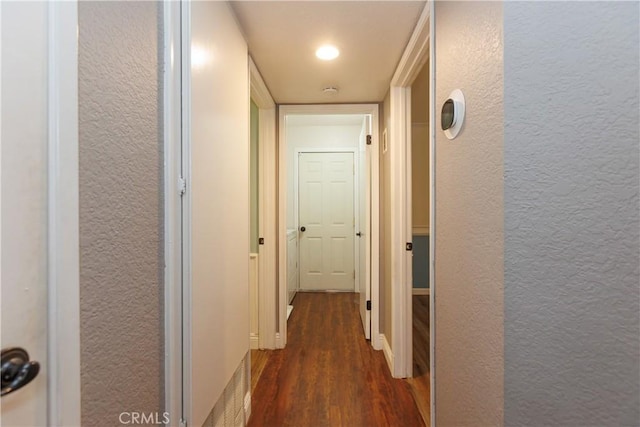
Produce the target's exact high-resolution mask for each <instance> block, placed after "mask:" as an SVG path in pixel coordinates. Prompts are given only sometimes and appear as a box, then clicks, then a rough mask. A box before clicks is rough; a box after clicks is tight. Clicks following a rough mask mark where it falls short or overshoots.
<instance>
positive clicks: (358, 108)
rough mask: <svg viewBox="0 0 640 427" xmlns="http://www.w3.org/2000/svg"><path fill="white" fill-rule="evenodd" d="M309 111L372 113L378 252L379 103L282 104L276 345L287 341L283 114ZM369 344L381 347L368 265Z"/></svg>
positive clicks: (376, 287)
mask: <svg viewBox="0 0 640 427" xmlns="http://www.w3.org/2000/svg"><path fill="white" fill-rule="evenodd" d="M302 114H304V115H310V114H369V115H371V135H372V138H371V139H372V143H371V147H370V148H371V154H372V155H371V163H372V165H371V166H372V168H371V182H369V185H370V186H371V233H370V235H368V236H367V238H368V239H370V246H371V260H378V259H379V256H380V196H379V195H380V179H379V178H380V173H379V167H380V165H379V149H378V147H379V132H380V129H379V106H378V104H316V105H282V106H280V107H279V114H278V124H279V127H278V129H279V132H278V278H279V283H278V334H277V347H278V348H284V347H285V345H286V343H287V245H286V243H287V242H286V239H287V140H286V132H285V129H286V117H287V116H290V115H302ZM369 267H370V269H371V345H372V346H373V348H374V349H376V350H381V349H382V345H381V340H380V324H379V319H380V307H379V303H380V297H379V293H380V271H379V269H378V268H371V266H369Z"/></svg>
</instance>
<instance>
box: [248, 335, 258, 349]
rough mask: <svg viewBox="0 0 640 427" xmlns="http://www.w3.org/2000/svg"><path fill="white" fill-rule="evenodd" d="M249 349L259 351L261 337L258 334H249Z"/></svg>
mask: <svg viewBox="0 0 640 427" xmlns="http://www.w3.org/2000/svg"><path fill="white" fill-rule="evenodd" d="M249 348H250V349H251V350H257V349H259V348H260V337H259V336H258V334H249Z"/></svg>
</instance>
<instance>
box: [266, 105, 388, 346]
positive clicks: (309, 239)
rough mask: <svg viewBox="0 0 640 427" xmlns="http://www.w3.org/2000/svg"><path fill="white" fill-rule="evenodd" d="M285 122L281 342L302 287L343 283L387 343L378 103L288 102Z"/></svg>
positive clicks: (368, 325)
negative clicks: (382, 309)
mask: <svg viewBox="0 0 640 427" xmlns="http://www.w3.org/2000/svg"><path fill="white" fill-rule="evenodd" d="M279 129H280V132H279V146H278V152H279V195H280V197H279V242H280V245H279V278H280V280H279V304H278V305H279V340H280V344H281V345H280V346H279V347H284V346H285V344H286V330H287V329H286V320H287V318H288V314H290V313H291V310H292V308H291V305H293V307H295V300H294V299H295V296H296V294H297V293H298V292H305V291H322V292H328V291H329V292H332V291H341V292H355V293H357V294H359V305H360V315H361V318H362V325H363V333H364V334H365V337H366V338H368V339H371V341H372V345H373V347H374V348H376V349H379V332H378V298H377V292H378V272H377V263H376V265H373V264H374V263H373V262H372V260H376V259H377V253H378V250H379V249H378V223H379V215H378V204H379V201H378V170H377V169H378V155H377V146H378V105H377V104H365V105H305V106H281V107H280V127H279ZM292 303H293V304H292ZM293 310H295V308H293Z"/></svg>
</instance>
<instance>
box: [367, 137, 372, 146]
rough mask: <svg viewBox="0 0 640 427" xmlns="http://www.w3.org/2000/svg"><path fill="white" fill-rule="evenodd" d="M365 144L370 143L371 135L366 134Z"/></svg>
mask: <svg viewBox="0 0 640 427" xmlns="http://www.w3.org/2000/svg"><path fill="white" fill-rule="evenodd" d="M367 145H371V135H367Z"/></svg>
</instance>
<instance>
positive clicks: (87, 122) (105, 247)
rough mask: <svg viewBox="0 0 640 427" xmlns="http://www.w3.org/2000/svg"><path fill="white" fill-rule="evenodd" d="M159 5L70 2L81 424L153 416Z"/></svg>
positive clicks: (159, 341)
mask: <svg viewBox="0 0 640 427" xmlns="http://www.w3.org/2000/svg"><path fill="white" fill-rule="evenodd" d="M158 22H159V5H158V4H157V3H154V2H80V4H79V34H80V35H79V59H78V60H79V70H78V71H79V120H80V123H79V135H80V309H81V351H82V352H81V361H82V362H81V381H82V383H81V386H82V425H85V426H94V425H96V426H97V425H100V426H108V425H119V420H118V416H119V414H120V413H121V412H122V411H139V412H146V413H148V412H156V411H160V412H161V411H162V407H163V391H162V390H163V362H162V351H163V336H162V329H163V321H162V316H163V314H162V313H163V307H162V298H163V279H162V277H163V276H162V268H163V253H162V239H163V237H162V203H163V202H162V197H161V191H162V151H161V123H160V120H159V114H160V107H159V103H160V99H161V91H160V87H159V85H158V80H159V70H158V57H159V52H158V49H159V46H158V38H159V28H158V27H159V24H158Z"/></svg>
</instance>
